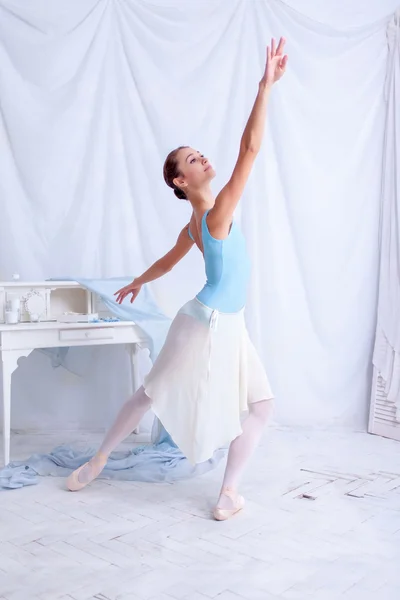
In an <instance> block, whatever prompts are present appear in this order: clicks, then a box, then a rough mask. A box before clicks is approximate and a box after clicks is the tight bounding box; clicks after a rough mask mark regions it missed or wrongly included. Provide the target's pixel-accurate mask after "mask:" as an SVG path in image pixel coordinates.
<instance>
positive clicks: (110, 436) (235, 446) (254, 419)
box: [79, 386, 272, 508]
mask: <svg viewBox="0 0 400 600" xmlns="http://www.w3.org/2000/svg"><path fill="white" fill-rule="evenodd" d="M271 406H272V403H271V401H270V400H262V401H261V402H255V403H254V404H250V405H249V415H248V417H247V418H246V419H245V421H244V423H243V426H242V429H243V431H242V433H241V435H239V436H238V437H237V438H236V439H234V440H233V442H232V443H231V445H230V447H229V453H228V460H227V465H226V470H225V475H224V479H223V484H222V487H229V488H233V489H235V490H236V489H237V486H238V484H239V480H240V477H241V476H242V473H243V471H244V467H245V465H246V463H247V461H248V459H249V458H250V456H251V455H252V454H253V451H254V449H255V447H256V445H257V444H258V442H259V440H260V438H261V435H262V432H263V429H264V426H265V424H266V422H267V420H268V418H269V415H270V412H271ZM150 407H151V400H150V398H149V397H148V396H147V395H146V393H145V391H144V388H143V386H142V387H140V388H139V389H138V390H137V391H136V392H135V393H134V394H133V396H132V397H131V398H130V399H129V400H128V401H127V402H125V404H124V405H123V406H122V408H121V410H120V411H119V413H118V415H117V418H116V420H115V421H114V423H113V425H112V426H111V428H110V430H109V431H108V433H107V434H106V436H105V438H104V440H103V443H102V444H101V446H100V448H99V450H98V453H97V454H96V455H95V457H94V459H92V460H91V461H90V462H89V463H88V465H87V466H86V467H85V468H84V469H82V471H81V472H80V473H79V481H81V482H87V481H88V480H89V479H93V477H96V476H97V475H98V474H99V473H100V472H101V470H102V469H103V467H104V462H105V461H104V457H107V456H109V455H110V454H111V452H112V451H113V450H114V449H115V448H116V447H117V446H118V445H119V444H120V443H121V442H122V441H123V440H124V439H125V438H126V437H127V436H128V435H130V434H131V433H132V431H133V430H134V429H136V427H137V426H138V425H139V423H140V421H141V419H142V418H143V416H144V414H145V413H146V412H147V411H148V410H149V408H150ZM96 457H97V459H96ZM100 457H101V459H100ZM227 508H228V506H227Z"/></svg>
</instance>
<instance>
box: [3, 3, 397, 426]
mask: <svg viewBox="0 0 400 600" xmlns="http://www.w3.org/2000/svg"><path fill="white" fill-rule="evenodd" d="M349 4H351V6H349ZM398 4H399V2H398V0H374V1H369V2H368V3H366V2H365V1H364V0H356V1H353V2H351V3H349V2H348V1H345V0H341V1H340V2H338V1H337V0H325V2H323V3H322V2H319V3H317V2H315V1H312V0H290V2H282V1H278V0H203V1H195V0H58V1H57V2H51V1H50V0H31V2H29V3H27V2H26V1H24V0H0V116H1V120H0V143H1V150H2V152H1V157H2V158H1V161H0V202H1V205H0V208H1V213H0V214H1V218H0V279H10V277H11V275H12V273H13V272H18V273H20V275H21V277H22V278H23V279H26V280H32V279H45V278H48V277H56V276H60V275H70V276H83V277H99V276H104V277H110V276H116V275H129V274H137V273H140V272H141V271H142V270H144V269H145V268H146V267H147V266H149V265H150V264H151V263H152V262H153V261H154V260H156V259H157V258H158V257H159V256H160V255H161V254H163V253H164V252H166V251H167V250H168V249H169V248H170V246H171V245H172V244H173V243H174V241H175V237H176V235H177V233H178V232H179V230H180V228H181V227H182V226H183V225H184V224H185V222H187V220H188V217H189V207H188V206H187V205H186V204H185V203H183V202H179V201H178V200H177V199H176V198H175V197H174V195H173V194H172V192H171V190H169V189H168V188H167V187H166V186H165V184H164V182H163V179H162V164H163V160H164V157H165V155H166V154H167V152H168V151H169V150H170V149H172V148H173V147H175V146H177V145H180V144H189V145H193V146H195V147H198V148H199V149H201V150H202V151H203V152H204V153H206V154H207V155H208V156H209V157H210V158H211V160H212V161H213V163H214V164H215V165H216V168H217V178H216V180H215V191H218V189H219V188H220V187H221V186H222V185H223V184H224V183H225V182H226V180H227V178H228V177H229V175H230V173H231V170H232V167H233V165H234V161H235V158H236V155H237V151H238V144H239V140H240V136H241V133H242V130H243V127H244V124H245V122H246V119H247V116H248V114H249V111H250V108H251V106H252V103H253V100H254V97H255V94H256V91H257V85H258V81H259V78H260V76H261V72H262V67H263V61H264V56H265V45H266V44H267V43H268V42H269V40H270V38H271V36H272V35H274V36H275V37H279V36H280V35H285V36H286V37H287V39H288V43H287V52H288V54H289V56H290V58H289V66H288V72H287V74H286V76H285V78H284V79H283V80H282V81H281V82H280V83H279V85H277V86H276V89H274V92H273V96H272V100H271V104H270V108H269V116H268V129H267V134H266V138H265V143H264V146H263V149H262V152H261V154H260V156H259V158H258V160H257V164H256V166H255V169H254V172H253V174H252V176H251V180H250V182H249V185H248V187H247V189H246V192H245V194H244V197H243V200H242V204H241V207H240V209H239V211H238V214H237V217H238V219H239V221H240V222H241V225H242V228H243V230H244V233H245V235H246V238H247V240H248V244H249V248H250V253H251V256H252V260H253V278H252V285H251V293H250V299H249V304H248V310H247V322H248V326H249V330H250V334H251V336H252V338H253V340H254V343H255V344H256V346H257V347H258V349H259V351H260V353H261V355H262V359H263V361H264V362H265V365H266V367H267V370H268V373H269V376H270V379H271V382H272V384H273V387H274V391H275V393H276V396H277V403H276V413H275V416H276V419H277V420H278V421H279V422H280V423H285V424H297V425H303V424H304V425H310V424H311V425H319V426H333V425H346V426H351V427H362V428H364V427H365V423H366V420H365V419H366V412H367V407H368V399H369V386H370V365H371V352H372V342H373V334H374V329H375V312H376V288H377V273H378V261H379V259H378V230H379V210H380V181H381V172H382V147H383V133H384V122H385V119H384V115H385V102H384V95H383V90H384V79H385V73H386V62H387V41H386V28H387V23H388V22H389V20H390V18H391V15H392V13H393V12H394V11H395V9H396V7H397V5H398ZM203 278H204V273H203V266H202V261H201V257H200V255H199V252H196V251H195V250H193V251H192V252H191V253H190V255H189V256H188V257H187V258H186V259H185V260H184V261H183V262H182V263H181V264H180V265H179V266H178V267H177V268H176V270H175V271H173V272H172V273H171V274H169V275H168V276H167V277H165V278H164V279H163V280H160V281H159V282H157V283H156V284H154V285H153V290H154V291H155V293H156V295H157V299H158V301H159V303H160V305H161V307H162V308H163V309H164V310H165V311H167V312H168V313H169V314H171V315H172V314H173V313H174V312H175V310H176V309H177V308H178V307H179V306H180V305H181V304H183V303H184V302H185V301H186V300H187V299H189V298H190V297H192V296H193V295H194V293H195V292H196V291H197V290H198V289H199V287H200V286H201V285H202V282H203ZM92 359H93V360H92V362H91V365H92V366H91V368H90V369H88V372H87V374H86V376H85V377H84V378H78V377H75V376H72V375H70V374H68V373H65V372H64V373H63V372H61V371H57V372H52V370H51V367H50V366H49V364H48V362H47V358H45V357H44V356H43V355H40V354H38V353H35V354H34V355H31V357H30V358H29V359H27V360H26V361H24V363H23V364H22V365H21V367H20V369H19V370H18V372H17V373H16V374H15V375H14V384H15V385H14V395H13V400H12V402H13V415H12V427H14V428H25V429H26V428H30V427H33V428H61V427H88V426H102V425H105V424H106V423H108V422H109V419H110V418H112V416H113V415H114V414H115V411H116V409H117V407H118V406H119V404H121V402H123V401H124V399H125V393H126V390H127V387H128V383H127V382H126V384H125V383H123V382H124V381H125V380H126V379H127V378H126V377H125V374H126V364H125V360H124V359H123V351H122V350H116V349H115V350H113V351H110V350H107V351H106V350H95V351H93V352H92Z"/></svg>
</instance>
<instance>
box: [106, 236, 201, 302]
mask: <svg viewBox="0 0 400 600" xmlns="http://www.w3.org/2000/svg"><path fill="white" fill-rule="evenodd" d="M193 244H194V241H193V240H192V239H191V238H190V237H189V225H186V226H185V227H184V228H183V229H182V231H181V232H180V234H179V236H178V239H177V240H176V244H175V246H174V247H173V248H172V249H171V250H170V251H169V252H167V254H165V255H164V256H162V257H161V258H160V259H158V260H157V261H156V262H155V263H154V264H153V265H151V267H150V268H149V269H147V271H145V272H144V273H143V274H142V275H140V277H137V278H136V279H134V280H133V281H132V283H130V284H129V285H127V286H125V287H123V288H121V289H120V290H118V292H115V294H114V296H117V298H116V302H118V304H121V303H122V302H123V301H124V299H125V298H126V296H128V295H129V294H132V298H131V303H132V302H133V301H134V300H135V298H136V296H137V295H138V293H139V292H140V290H141V288H142V285H143V284H145V283H149V281H154V280H155V279H159V278H160V277H162V276H163V275H165V274H166V273H168V272H169V271H171V269H172V268H173V267H174V266H175V265H176V264H177V263H178V262H179V261H180V260H182V258H183V257H184V256H186V254H187V253H188V252H189V250H190V249H191V247H192V246H193Z"/></svg>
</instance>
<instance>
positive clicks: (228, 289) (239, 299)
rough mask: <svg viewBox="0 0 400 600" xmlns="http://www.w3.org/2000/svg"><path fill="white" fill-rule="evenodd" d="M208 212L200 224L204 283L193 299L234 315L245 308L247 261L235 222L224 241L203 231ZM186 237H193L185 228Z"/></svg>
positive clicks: (242, 239)
mask: <svg viewBox="0 0 400 600" xmlns="http://www.w3.org/2000/svg"><path fill="white" fill-rule="evenodd" d="M207 215H208V211H207V212H205V213H204V215H203V218H202V220H201V239H202V242H203V251H204V263H205V268H206V277H207V282H206V284H205V286H204V287H203V289H202V290H201V291H200V292H199V293H198V294H197V296H196V298H197V299H198V300H199V301H200V302H202V303H203V304H205V305H206V306H208V307H209V308H212V309H213V310H218V311H220V312H224V313H234V312H238V311H239V310H241V309H242V308H243V307H244V305H245V304H246V296H247V287H248V281H249V275H250V260H249V256H248V254H247V249H246V243H245V240H244V237H243V234H242V232H241V231H240V229H239V227H238V226H237V225H236V223H235V222H233V223H232V227H231V230H230V232H229V235H228V237H227V238H225V239H224V240H217V239H215V238H213V237H212V235H211V234H210V232H209V230H208V227H207ZM189 235H190V237H191V238H192V239H193V235H192V233H191V231H190V228H189Z"/></svg>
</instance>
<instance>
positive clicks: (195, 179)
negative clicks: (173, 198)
mask: <svg viewBox="0 0 400 600" xmlns="http://www.w3.org/2000/svg"><path fill="white" fill-rule="evenodd" d="M177 159H178V167H179V171H180V173H182V176H180V177H177V178H176V179H175V180H174V183H175V185H177V186H178V187H180V188H181V189H182V190H183V191H186V190H190V189H193V190H194V189H195V190H199V189H201V188H202V187H203V186H205V185H207V184H208V183H209V182H210V181H211V179H213V178H214V177H215V171H214V169H213V167H212V165H211V164H210V162H209V160H208V158H206V157H205V156H203V154H200V152H199V151H198V150H194V149H193V148H182V149H181V150H179V152H178V155H177Z"/></svg>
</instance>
